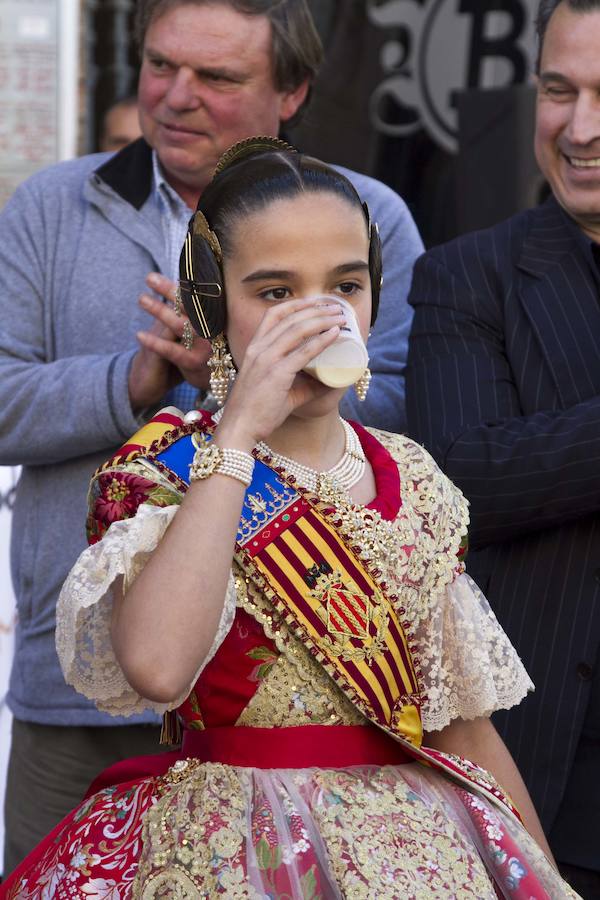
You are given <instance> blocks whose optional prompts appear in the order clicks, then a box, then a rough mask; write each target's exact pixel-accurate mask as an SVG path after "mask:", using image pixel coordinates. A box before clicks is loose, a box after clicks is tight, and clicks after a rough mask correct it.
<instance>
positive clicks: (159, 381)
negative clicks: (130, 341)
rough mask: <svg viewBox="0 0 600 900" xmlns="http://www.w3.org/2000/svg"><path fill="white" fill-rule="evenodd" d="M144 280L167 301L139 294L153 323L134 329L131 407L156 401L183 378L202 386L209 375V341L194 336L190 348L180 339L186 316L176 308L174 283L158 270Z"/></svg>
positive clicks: (149, 404)
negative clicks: (146, 328)
mask: <svg viewBox="0 0 600 900" xmlns="http://www.w3.org/2000/svg"><path fill="white" fill-rule="evenodd" d="M146 283H147V285H148V287H149V288H150V289H151V290H152V291H154V292H155V293H156V294H160V295H161V296H162V297H163V298H164V300H167V301H168V302H167V303H165V302H164V300H159V299H157V298H156V297H152V296H151V295H150V294H146V293H144V294H141V296H140V298H139V304H140V306H141V307H142V309H144V310H146V312H148V313H150V315H151V316H153V317H154V323H153V325H152V327H151V328H150V330H149V331H139V332H138V333H137V339H138V341H139V343H140V349H139V350H138V352H137V354H136V355H135V357H134V359H133V363H132V366H131V372H130V374H129V397H130V401H131V406H132V408H133V409H134V411H137V410H140V409H144V408H145V407H148V406H152V405H154V404H155V403H158V402H159V401H160V400H161V398H162V397H164V395H165V394H166V393H167V391H168V390H170V389H171V388H172V387H174V386H175V385H176V384H178V383H179V382H180V381H182V380H183V381H187V382H189V383H190V384H192V385H194V387H197V388H199V389H205V388H207V387H208V379H209V370H208V367H207V365H206V363H207V360H208V358H209V356H210V342H209V341H205V340H202V339H201V338H199V337H197V336H196V339H195V341H194V344H193V347H192V348H191V350H186V348H185V347H184V346H183V345H182V343H181V338H182V335H183V328H184V325H185V323H186V321H187V318H186V316H185V315H181V316H179V315H177V313H176V312H175V309H174V303H175V283H174V282H173V281H171V279H169V278H166V277H165V276H164V275H160V274H159V273H158V272H151V273H150V274H149V275H148V278H147V279H146Z"/></svg>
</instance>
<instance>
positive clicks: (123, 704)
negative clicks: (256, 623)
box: [56, 503, 236, 716]
mask: <svg viewBox="0 0 600 900" xmlns="http://www.w3.org/2000/svg"><path fill="white" fill-rule="evenodd" d="M178 508H179V507H178V506H167V507H162V508H161V507H157V506H152V505H150V504H147V503H144V504H142V505H141V506H140V507H139V509H138V512H137V514H136V516H135V517H134V518H132V519H124V520H123V521H121V522H115V523H114V524H113V525H112V526H111V527H110V529H109V531H108V532H107V533H106V535H105V536H104V538H103V539H102V540H101V541H100V542H99V543H97V544H94V545H92V546H91V547H88V548H87V550H84V551H83V553H82V554H81V556H80V557H79V559H78V560H77V562H76V563H75V565H74V567H73V569H72V570H71V572H70V573H69V576H68V578H67V580H66V581H65V583H64V585H63V588H62V591H61V593H60V597H59V600H58V605H57V610H56V619H57V621H56V649H57V652H58V657H59V659H60V664H61V667H62V670H63V674H64V676H65V680H66V681H67V683H68V684H71V685H72V686H73V687H74V688H75V689H76V690H77V691H79V692H80V693H82V694H84V695H85V696H86V697H88V698H89V699H90V700H93V701H94V703H95V704H96V706H97V707H98V709H99V710H101V711H103V712H107V713H110V714H111V715H113V716H129V715H133V714H134V713H139V712H142V711H143V710H145V709H152V710H155V711H156V712H158V713H163V712H165V711H166V710H167V709H174V708H176V707H177V706H179V705H180V704H181V703H182V702H183V700H185V698H186V697H187V695H188V693H189V691H190V690H191V688H192V687H193V685H194V684H195V682H196V680H197V678H198V675H199V674H200V672H201V671H202V669H204V667H205V666H206V665H207V664H208V663H209V662H210V660H211V659H212V657H213V656H214V655H215V653H216V652H217V650H218V649H219V647H220V645H221V643H222V642H223V640H224V639H225V637H226V635H227V633H228V632H229V630H230V628H231V626H232V624H233V619H234V616H235V602H236V594H235V583H234V580H233V575H232V574H230V576H229V583H228V586H227V593H226V597H225V603H224V605H223V612H222V613H221V620H220V622H219V627H218V628H217V633H216V635H215V638H214V641H213V644H212V647H211V649H210V651H209V653H208V656H207V657H206V659H204V661H203V662H202V665H201V666H200V668H199V670H198V672H197V673H196V675H195V677H194V680H193V681H192V683H191V684H190V686H189V688H188V690H187V691H186V692H185V693H184V694H183V695H182V696H181V697H178V698H177V700H175V701H173V702H172V703H162V704H161V703H153V702H152V701H150V700H146V699H144V698H143V697H141V696H140V695H139V694H138V693H137V692H136V691H134V690H133V688H132V687H131V686H130V685H129V684H128V683H127V681H126V679H125V676H124V674H123V671H122V669H121V667H120V665H119V663H118V661H117V659H116V657H115V654H114V652H113V648H112V643H111V639H110V620H111V610H112V601H113V590H114V588H115V586H116V585H120V584H122V583H123V581H124V582H125V583H127V582H129V583H130V582H131V581H132V580H133V579H134V578H135V577H136V575H138V573H139V572H140V571H141V570H142V568H143V567H144V565H145V563H146V562H147V560H148V558H149V556H150V554H151V553H152V551H153V550H154V549H155V548H156V546H157V545H158V543H159V541H160V539H161V538H162V536H163V534H164V533H165V531H166V530H167V527H168V526H169V525H170V523H171V522H172V520H173V517H174V515H175V513H176V512H177V509H178Z"/></svg>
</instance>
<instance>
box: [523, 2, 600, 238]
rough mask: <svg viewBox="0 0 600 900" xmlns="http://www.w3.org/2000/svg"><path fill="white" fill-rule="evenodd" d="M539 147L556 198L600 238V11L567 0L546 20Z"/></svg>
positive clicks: (538, 131) (537, 125)
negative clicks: (574, 7) (578, 8)
mask: <svg viewBox="0 0 600 900" xmlns="http://www.w3.org/2000/svg"><path fill="white" fill-rule="evenodd" d="M535 152H536V157H537V161H538V164H539V166H540V168H541V170H542V172H543V173H544V175H545V176H546V178H547V179H548V181H549V182H550V185H551V187H552V191H553V193H554V196H555V197H556V199H557V200H558V202H559V203H560V204H561V206H562V207H563V208H564V209H565V210H566V211H567V212H568V213H569V214H570V215H571V216H572V217H573V218H574V219H575V220H576V221H577V223H578V224H579V225H580V227H581V228H582V229H583V230H584V231H585V232H586V234H589V236H590V237H592V238H593V239H594V240H596V241H599V242H600V11H590V12H586V13H581V12H574V11H573V10H572V9H570V8H569V6H568V5H567V4H566V3H564V2H563V3H561V4H560V6H558V7H557V9H556V11H555V12H554V13H553V15H552V18H551V19H550V22H549V23H548V28H547V31H546V35H545V38H544V44H543V48H542V56H541V63H540V73H539V83H538V100H537V121H536V134H535Z"/></svg>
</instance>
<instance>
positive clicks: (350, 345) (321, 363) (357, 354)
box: [304, 296, 369, 388]
mask: <svg viewBox="0 0 600 900" xmlns="http://www.w3.org/2000/svg"><path fill="white" fill-rule="evenodd" d="M319 299H320V300H322V301H323V303H339V305H340V306H341V307H342V311H343V313H344V315H345V317H346V323H345V325H342V326H341V330H340V333H339V336H338V337H337V339H336V340H335V341H334V343H333V344H331V345H330V346H329V347H326V348H325V350H322V351H321V352H320V353H318V354H317V356H315V358H314V359H311V361H310V362H309V363H308V365H306V366H304V371H305V372H307V373H308V374H309V375H312V377H313V378H316V379H317V381H320V382H321V383H322V384H325V385H327V387H331V388H345V387H349V386H350V385H351V384H355V383H356V382H357V381H358V379H359V378H360V377H361V375H362V374H363V373H364V371H365V369H366V368H367V366H368V365H369V354H368V353H367V348H366V347H365V342H364V341H363V339H362V335H361V333H360V329H359V327H358V320H357V318H356V314H355V312H354V310H353V308H352V306H351V304H350V303H348V301H347V300H344V299H342V298H341V297H335V296H331V297H320V298H319Z"/></svg>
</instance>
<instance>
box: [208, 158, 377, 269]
mask: <svg viewBox="0 0 600 900" xmlns="http://www.w3.org/2000/svg"><path fill="white" fill-rule="evenodd" d="M320 191H327V192H328V193H330V194H335V195H336V196H338V197H341V198H343V199H344V200H346V201H347V202H348V203H350V204H351V205H352V206H355V207H356V208H357V209H359V210H361V211H362V210H363V206H362V201H361V199H360V197H359V195H358V194H357V192H356V189H355V188H354V185H353V184H352V183H351V182H350V181H348V179H347V178H346V177H345V176H344V175H342V174H341V173H340V172H337V171H336V170H335V169H333V168H331V166H328V165H327V164H326V163H324V162H321V161H320V160H318V159H314V158H313V157H311V156H304V155H303V154H301V153H295V152H282V151H279V150H272V151H267V152H262V153H253V154H252V155H250V156H247V157H245V158H242V159H240V160H239V161H237V162H234V163H233V164H231V165H229V166H227V167H226V168H225V169H224V170H223V171H222V172H221V173H220V174H218V175H217V176H216V177H215V178H214V179H213V180H212V181H211V183H210V184H209V185H208V187H207V188H206V189H205V190H204V192H203V193H202V196H201V198H200V202H199V204H198V209H199V210H200V211H201V212H203V213H204V215H205V216H206V219H207V220H208V222H209V224H210V227H211V228H212V230H213V231H214V232H215V233H216V235H217V237H218V238H219V242H220V244H221V247H222V250H223V253H224V254H225V255H226V256H227V255H228V254H229V253H230V251H231V243H230V237H231V231H232V228H233V226H234V224H235V222H236V221H237V220H238V219H240V218H243V217H245V216H247V215H250V214H251V213H254V212H257V211H258V210H261V209H264V208H265V207H266V206H268V205H269V204H270V203H272V202H273V201H274V200H282V199H287V198H290V197H296V196H298V195H299V194H305V193H310V192H320Z"/></svg>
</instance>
